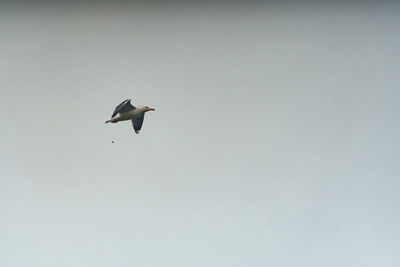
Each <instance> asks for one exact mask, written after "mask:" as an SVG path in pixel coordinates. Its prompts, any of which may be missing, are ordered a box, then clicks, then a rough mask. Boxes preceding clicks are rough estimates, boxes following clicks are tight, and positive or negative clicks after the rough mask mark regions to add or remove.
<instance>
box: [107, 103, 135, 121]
mask: <svg viewBox="0 0 400 267" xmlns="http://www.w3.org/2000/svg"><path fill="white" fill-rule="evenodd" d="M133 109H135V107H134V106H132V105H131V100H130V99H127V100H125V101H124V102H122V103H121V104H119V105H118V106H117V107H116V108H115V110H114V113H113V114H112V115H111V118H113V117H114V116H115V115H117V114H118V113H123V112H127V111H130V110H133Z"/></svg>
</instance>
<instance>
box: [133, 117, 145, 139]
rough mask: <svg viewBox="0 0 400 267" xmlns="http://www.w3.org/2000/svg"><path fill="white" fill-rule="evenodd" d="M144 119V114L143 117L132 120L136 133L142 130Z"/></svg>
mask: <svg viewBox="0 0 400 267" xmlns="http://www.w3.org/2000/svg"><path fill="white" fill-rule="evenodd" d="M143 119H144V114H143V115H142V116H139V117H136V118H134V119H133V120H132V126H133V129H135V133H137V134H138V133H139V131H140V129H141V128H142V124H143Z"/></svg>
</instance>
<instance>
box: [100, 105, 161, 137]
mask: <svg viewBox="0 0 400 267" xmlns="http://www.w3.org/2000/svg"><path fill="white" fill-rule="evenodd" d="M154 110H155V109H154V108H149V107H147V106H137V107H134V106H132V104H131V100H130V99H127V100H125V101H123V102H122V103H121V104H119V105H118V106H117V107H116V108H115V110H114V113H113V114H112V115H111V119H110V120H108V121H106V123H109V122H111V123H117V122H119V121H128V120H131V121H132V126H133V129H134V130H135V133H137V134H138V133H139V132H140V129H141V128H142V124H143V119H144V113H146V112H147V111H154Z"/></svg>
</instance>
